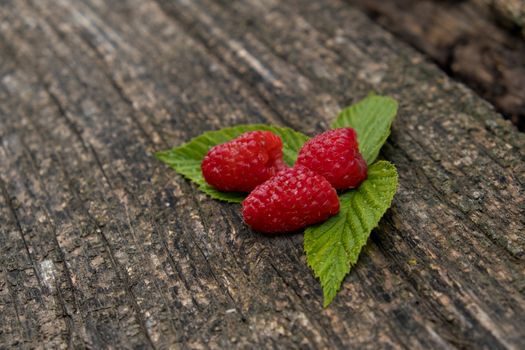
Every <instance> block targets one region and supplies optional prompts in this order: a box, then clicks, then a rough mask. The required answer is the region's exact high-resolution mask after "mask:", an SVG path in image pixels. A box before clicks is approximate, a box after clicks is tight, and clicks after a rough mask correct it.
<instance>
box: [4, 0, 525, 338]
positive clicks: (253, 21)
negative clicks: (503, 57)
mask: <svg viewBox="0 0 525 350" xmlns="http://www.w3.org/2000/svg"><path fill="white" fill-rule="evenodd" d="M0 20H1V23H2V26H0V52H1V57H2V60H1V61H0V101H1V102H0V118H1V123H0V137H1V141H2V142H1V148H0V169H1V172H0V179H1V181H0V184H1V189H2V196H0V200H1V201H2V204H1V205H0V208H1V213H2V215H1V217H0V218H1V220H2V221H1V230H2V232H1V234H0V244H1V247H0V252H1V254H0V259H1V261H0V262H1V265H0V266H1V267H0V269H1V270H0V276H1V282H0V329H2V332H1V333H0V347H2V346H5V347H10V346H21V347H24V348H31V347H38V346H42V345H43V346H45V347H53V348H54V347H67V346H68V345H69V346H72V347H94V348H101V347H126V348H127V347H160V348H167V347H169V346H175V347H178V346H186V347H192V348H207V347H232V346H237V347H254V346H257V345H259V346H264V347H278V348H281V347H290V348H299V347H301V348H304V347H306V348H328V347H341V348H342V347H349V346H355V347H369V348H377V347H425V348H428V347H435V348H448V347H476V348H479V347H490V348H519V347H520V346H522V345H523V339H524V334H523V327H521V326H520V325H523V324H524V322H525V312H524V311H525V302H524V288H525V285H524V284H523V281H524V273H523V268H524V265H523V264H524V263H523V258H524V249H525V243H524V239H525V238H524V237H523V229H524V222H523V216H524V215H523V214H524V213H525V208H524V197H523V196H524V191H523V189H524V183H525V178H524V175H523V174H524V170H525V169H524V168H523V159H524V152H525V147H524V142H525V141H524V138H523V135H522V134H519V133H517V132H516V131H515V130H514V129H513V128H512V127H511V126H510V125H508V124H507V123H505V122H502V121H501V120H500V117H499V116H498V115H497V114H495V113H494V112H493V111H492V110H491V109H490V107H489V106H488V105H487V104H485V103H484V102H482V101H481V100H479V98H477V97H476V96H474V95H473V94H472V92H470V91H469V90H468V89H465V88H464V87H463V86H461V85H458V84H456V83H455V82H453V81H451V80H450V79H448V78H447V77H446V76H445V75H443V73H441V72H440V71H439V70H438V69H436V68H435V67H434V66H432V65H430V64H428V63H427V62H425V60H424V59H422V58H421V56H420V55H418V54H416V53H414V52H413V51H412V50H410V49H408V48H406V47H405V46H403V45H401V44H399V43H398V42H396V41H395V40H394V39H392V37H391V36H389V35H387V34H385V32H384V31H382V30H380V29H378V28H377V27H375V26H374V25H373V24H371V23H370V22H369V21H368V20H367V19H366V18H365V17H364V16H363V15H362V14H361V13H359V12H357V11H355V10H353V9H351V8H349V7H348V6H347V5H346V4H344V3H342V2H338V1H332V0H324V1H322V2H312V3H310V2H307V1H300V0H294V1H290V2H286V3H284V4H283V3H279V2H273V1H270V0H268V1H249V2H212V1H207V0H206V1H191V2H187V1H172V2H164V1H159V2H158V3H156V2H152V1H138V0H136V1H133V0H130V1H126V2H118V3H103V2H99V1H86V2H69V1H27V2H10V3H6V4H3V5H2V6H1V7H0ZM370 90H376V91H379V92H382V93H387V94H391V95H394V96H396V97H397V98H398V99H399V100H400V101H401V112H400V115H399V119H398V120H397V121H396V123H395V125H394V130H393V132H392V137H391V139H390V140H389V142H388V144H387V146H386V147H385V150H384V152H383V156H384V157H386V158H388V159H389V160H392V161H393V162H394V163H396V165H397V166H398V168H399V171H400V190H399V193H398V195H397V197H396V199H395V202H394V206H393V208H392V210H391V211H390V212H389V213H388V214H387V216H386V217H385V219H384V220H383V221H382V224H381V226H380V229H379V230H378V232H376V233H375V234H374V235H373V237H372V240H371V242H370V244H369V245H368V246H367V249H366V252H365V254H363V256H362V258H361V260H360V262H359V264H358V266H356V268H355V270H354V271H353V273H352V274H351V275H349V276H348V278H347V279H346V281H345V283H344V286H343V290H342V291H341V293H340V294H339V296H338V297H337V299H336V300H335V302H334V304H333V305H332V306H331V307H330V308H328V309H326V310H323V309H322V307H321V301H322V300H321V291H320V288H319V286H318V283H317V281H316V280H315V279H314V278H313V276H312V274H311V272H310V271H309V269H308V268H307V266H306V263H305V260H304V255H303V251H302V237H301V236H300V235H293V236H285V237H279V238H272V239H270V238H266V237H263V236H260V235H257V234H254V233H253V232H251V231H250V230H249V229H247V228H246V227H245V226H244V225H243V224H242V220H241V218H240V217H239V213H238V207H236V206H234V205H225V204H218V203H217V202H214V201H211V200H209V199H207V198H206V197H205V196H203V195H202V194H200V193H198V191H196V190H195V188H194V187H193V186H191V185H190V184H188V183H187V182H186V181H184V180H182V179H181V178H180V177H178V176H174V174H173V173H172V172H171V171H169V170H168V169H166V168H165V167H163V166H162V165H161V164H159V163H158V162H157V161H156V160H155V159H154V158H153V157H152V156H151V154H152V152H153V151H155V150H158V149H163V148H167V147H169V146H171V145H174V144H179V143H181V142H184V141H186V140H187V139H188V138H190V137H192V136H195V135H197V134H199V133H200V132H202V131H204V130H209V129H214V128H219V127H223V126H227V125H233V124H236V123H243V122H271V123H278V124H286V125H289V126H292V127H295V128H297V129H299V130H302V131H304V132H307V133H314V132H317V131H320V130H322V129H323V128H325V127H326V125H327V123H328V122H329V121H330V120H331V119H332V118H333V116H334V115H335V113H337V111H338V110H339V108H340V107H342V106H344V105H346V104H348V103H350V102H351V101H354V100H356V99H357V98H358V97H362V96H364V95H365V94H366V93H368V91H370Z"/></svg>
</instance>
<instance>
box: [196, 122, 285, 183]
mask: <svg viewBox="0 0 525 350" xmlns="http://www.w3.org/2000/svg"><path fill="white" fill-rule="evenodd" d="M285 168H286V165H285V163H284V161H283V142H282V141H281V138H280V137H279V136H277V135H275V134H274V133H272V132H270V131H252V132H246V133H244V134H242V135H241V136H239V137H237V138H235V139H233V140H231V141H229V142H226V143H223V144H220V145H217V146H214V147H212V148H211V149H210V150H209V151H208V154H207V155H206V157H204V160H203V161H202V164H201V169H202V175H203V176H204V179H205V180H206V182H207V183H209V184H210V185H212V186H213V187H215V188H216V189H218V190H219V191H239V192H250V191H251V190H253V189H254V188H255V187H256V186H257V185H260V184H261V183H263V182H264V181H266V180H268V179H269V178H271V177H272V176H274V175H275V174H276V173H278V172H279V171H280V170H282V169H285Z"/></svg>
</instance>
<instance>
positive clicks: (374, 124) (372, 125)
mask: <svg viewBox="0 0 525 350" xmlns="http://www.w3.org/2000/svg"><path fill="white" fill-rule="evenodd" d="M396 113H397V101H396V100H394V99H393V98H391V97H388V96H377V95H370V96H368V97H366V98H364V99H363V100H361V101H359V102H358V103H356V104H353V105H352V106H350V107H347V108H345V109H343V110H342V111H341V112H340V113H339V116H338V117H337V119H336V120H335V121H334V122H333V123H332V128H344V127H351V128H354V129H355V131H356V132H357V140H358V142H359V151H360V152H361V155H362V156H363V158H365V160H366V163H367V164H372V163H373V162H374V161H375V160H376V158H377V155H378V154H379V150H380V149H381V146H383V144H384V143H385V141H386V139H387V138H388V135H390V126H391V125H392V122H393V121H394V118H395V117H396Z"/></svg>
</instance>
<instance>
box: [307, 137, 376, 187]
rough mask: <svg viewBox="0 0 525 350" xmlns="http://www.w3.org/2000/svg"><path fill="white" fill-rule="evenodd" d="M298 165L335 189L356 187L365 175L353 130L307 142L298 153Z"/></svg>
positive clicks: (365, 171) (365, 167) (363, 162)
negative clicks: (326, 181)
mask: <svg viewBox="0 0 525 350" xmlns="http://www.w3.org/2000/svg"><path fill="white" fill-rule="evenodd" d="M297 164H300V165H304V166H306V167H308V168H310V169H311V170H313V171H315V172H316V173H318V174H320V175H322V176H324V177H325V178H326V179H327V180H328V182H330V183H331V184H332V186H334V188H336V189H338V190H342V189H347V188H355V187H358V186H359V184H360V183H361V182H363V181H364V180H365V179H366V175H367V166H366V161H365V160H364V159H363V157H362V156H361V154H360V153H359V148H358V144H357V136H356V133H355V130H354V129H352V128H341V129H334V130H330V131H326V132H324V133H322V134H319V135H317V136H316V137H314V138H313V139H310V140H308V141H307V142H306V143H305V144H304V145H303V147H302V148H301V150H300V151H299V156H298V157H297Z"/></svg>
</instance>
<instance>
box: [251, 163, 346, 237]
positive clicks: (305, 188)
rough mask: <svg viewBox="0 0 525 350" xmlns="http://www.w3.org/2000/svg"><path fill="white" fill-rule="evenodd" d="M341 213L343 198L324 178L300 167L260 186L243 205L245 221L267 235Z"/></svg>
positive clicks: (286, 171)
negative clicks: (340, 206) (340, 197)
mask: <svg viewBox="0 0 525 350" xmlns="http://www.w3.org/2000/svg"><path fill="white" fill-rule="evenodd" d="M338 212H339V198H337V193H336V191H335V189H334V188H333V187H332V186H331V185H330V183H329V182H328V181H326V179H325V178H324V177H322V176H321V175H319V174H316V173H315V172H313V171H312V170H310V169H308V168H306V167H303V166H300V165H299V166H296V167H294V168H292V169H286V170H283V171H281V172H279V173H278V174H277V175H275V176H274V177H272V178H271V179H270V180H268V181H266V182H264V183H263V184H261V185H259V186H257V188H255V190H253V191H252V193H250V195H249V196H248V197H246V199H245V200H244V201H243V202H242V215H243V217H244V221H245V222H246V223H247V224H248V225H250V226H251V227H252V228H253V229H254V230H256V231H260V232H265V233H280V232H290V231H295V230H297V229H300V228H303V227H306V226H308V225H312V224H315V223H318V222H321V221H325V220H326V219H328V218H329V217H330V216H332V215H335V214H337V213H338Z"/></svg>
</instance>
